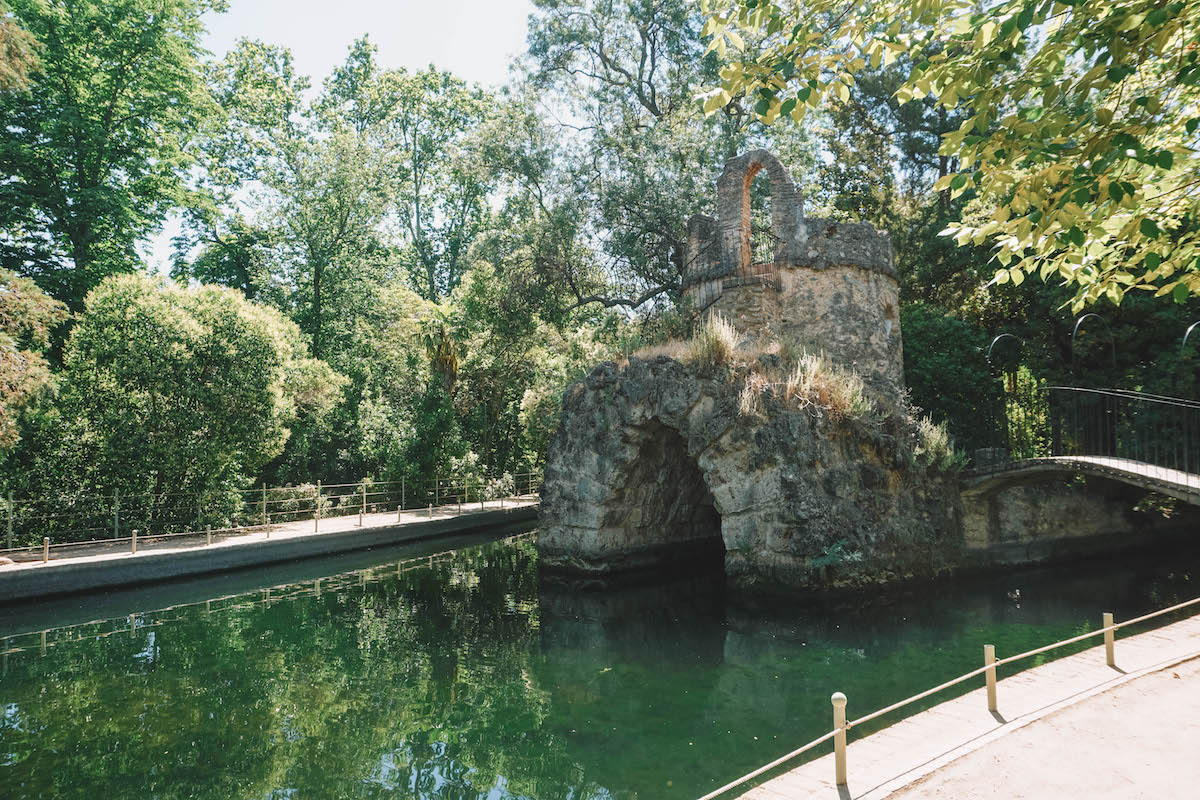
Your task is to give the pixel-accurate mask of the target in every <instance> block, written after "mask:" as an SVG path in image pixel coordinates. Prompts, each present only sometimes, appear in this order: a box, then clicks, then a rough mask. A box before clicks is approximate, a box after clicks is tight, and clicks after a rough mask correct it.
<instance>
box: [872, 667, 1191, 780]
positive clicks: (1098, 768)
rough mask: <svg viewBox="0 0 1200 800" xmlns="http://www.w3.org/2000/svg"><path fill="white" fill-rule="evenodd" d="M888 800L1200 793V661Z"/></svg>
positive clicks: (1103, 697)
mask: <svg viewBox="0 0 1200 800" xmlns="http://www.w3.org/2000/svg"><path fill="white" fill-rule="evenodd" d="M889 797H890V798H895V799H896V800H918V798H920V799H921V800H924V799H925V798H945V799H946V800H950V799H951V798H952V799H953V800H984V798H989V800H990V799H991V798H996V800H1000V798H1003V799H1004V800H1022V799H1023V798H1030V800H1032V798H1038V799H1039V800H1040V799H1041V798H1055V799H1056V800H1058V799H1060V798H1061V800H1073V798H1087V799H1088V800H1118V798H1119V800H1134V799H1135V798H1154V800H1174V798H1189V797H1200V659H1194V660H1192V661H1187V662H1184V663H1182V664H1179V665H1177V666H1174V667H1170V668H1168V669H1165V670H1162V671H1161V672H1155V673H1151V674H1149V675H1145V676H1143V677H1141V678H1137V679H1136V680H1133V681H1130V682H1128V683H1125V684H1122V685H1120V686H1117V687H1116V688H1114V689H1110V690H1108V691H1106V692H1102V693H1100V694H1097V695H1095V696H1093V697H1090V698H1088V699H1086V700H1083V701H1082V702H1079V703H1077V704H1075V705H1073V706H1069V707H1067V708H1064V709H1062V710H1061V711H1057V712H1054V713H1053V714H1050V715H1049V716H1047V717H1044V718H1042V719H1040V720H1037V721H1036V722H1032V723H1030V724H1029V725H1026V726H1025V727H1023V728H1019V729H1017V730H1015V731H1012V732H1011V733H1009V734H1008V735H1007V736H1004V737H1002V738H1000V739H998V740H996V741H994V742H991V743H989V744H987V745H984V746H983V747H981V748H980V749H978V750H976V751H975V752H973V753H969V754H967V755H965V756H963V757H962V758H959V759H957V760H956V761H952V762H951V763H949V764H947V765H946V766H944V767H943V768H941V769H940V770H938V771H937V772H934V773H932V774H930V775H927V776H926V777H924V778H922V779H921V780H919V781H917V782H916V783H913V784H911V785H909V786H907V787H905V788H904V789H901V790H900V791H898V792H895V793H894V794H892V795H890V796H889Z"/></svg>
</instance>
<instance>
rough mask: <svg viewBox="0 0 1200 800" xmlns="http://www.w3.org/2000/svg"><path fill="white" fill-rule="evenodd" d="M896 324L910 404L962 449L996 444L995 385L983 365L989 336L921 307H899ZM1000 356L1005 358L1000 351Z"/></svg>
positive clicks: (922, 305) (990, 370) (916, 304)
mask: <svg viewBox="0 0 1200 800" xmlns="http://www.w3.org/2000/svg"><path fill="white" fill-rule="evenodd" d="M900 326H901V330H903V331H904V375H905V380H906V382H907V383H908V387H909V393H910V396H911V397H912V401H913V403H914V404H915V405H916V406H917V407H919V408H921V409H922V410H924V411H925V412H926V413H927V414H929V415H930V417H931V418H932V420H933V421H934V422H935V423H937V424H939V425H945V426H947V428H948V430H949V432H950V434H951V435H952V436H953V438H954V439H955V441H957V442H959V443H961V445H962V447H964V448H965V449H966V450H968V451H971V450H974V449H976V448H979V447H991V446H995V445H996V441H995V438H996V437H995V430H994V428H995V424H996V413H997V410H998V409H999V408H1000V406H999V403H1000V397H999V392H1000V384H999V381H998V380H997V378H996V377H995V376H994V375H993V371H992V369H991V368H989V366H988V363H987V358H986V355H987V348H988V344H989V343H990V337H988V336H987V335H986V334H985V332H984V331H982V330H980V328H979V327H978V326H976V325H972V324H971V323H969V322H965V321H963V320H960V319H956V318H954V317H950V316H946V315H945V314H943V313H942V312H941V311H939V310H937V309H936V308H933V307H931V306H929V305H926V304H924V303H914V304H912V305H908V306H905V307H903V308H902V309H901V310H900ZM1001 355H1008V352H1007V351H1005V350H1003V348H1002V347H1001V348H1000V349H998V350H997V352H996V356H997V358H999V356H1001Z"/></svg>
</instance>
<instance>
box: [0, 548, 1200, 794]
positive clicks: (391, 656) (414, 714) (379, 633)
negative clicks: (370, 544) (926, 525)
mask: <svg viewBox="0 0 1200 800" xmlns="http://www.w3.org/2000/svg"><path fill="white" fill-rule="evenodd" d="M417 554H419V551H413V550H412V549H409V550H397V551H393V552H390V553H376V554H371V555H368V556H358V557H357V560H353V559H351V560H346V559H343V560H341V561H339V562H329V561H325V562H319V563H314V562H309V563H306V564H303V565H296V566H294V567H291V568H289V569H287V570H282V571H281V570H274V571H263V572H259V573H241V574H238V575H234V576H226V577H223V578H219V579H212V580H209V581H194V582H191V583H188V584H180V585H176V586H173V587H166V588H160V589H147V590H140V591H139V592H135V593H125V594H114V595H109V596H106V597H93V598H81V599H72V600H65V601H60V602H59V603H56V604H38V605H37V606H25V607H9V608H6V609H0V635H9V634H15V633H17V632H19V631H30V632H27V633H22V634H21V635H12V636H10V638H8V639H7V640H6V641H7V647H8V649H9V650H10V652H9V653H8V654H7V656H6V657H5V664H4V671H3V677H2V678H0V710H2V715H0V797H3V798H62V799H66V798H87V799H88V800H95V799H97V798H100V799H101V800H118V799H119V798H139V799H140V798H213V799H214V800H218V799H219V800H228V799H229V798H384V797H386V798H489V799H490V800H501V799H502V798H513V797H520V798H537V799H538V800H551V799H558V798H562V799H563V800H566V799H567V798H571V799H581V798H668V799H669V798H695V797H697V796H698V795H700V794H703V793H704V792H705V791H707V790H709V789H711V788H714V787H715V786H717V785H720V784H721V783H724V782H725V781H727V780H729V779H732V778H734V777H737V776H738V775H740V774H742V773H744V772H746V771H748V770H750V769H752V768H754V767H756V766H758V765H760V764H762V763H764V762H766V761H768V760H770V759H773V758H775V757H776V756H778V755H780V754H781V753H783V752H786V751H787V750H789V749H791V748H793V747H795V746H797V745H799V744H801V743H803V742H805V741H808V740H809V739H812V738H814V737H816V736H818V735H820V734H821V733H823V732H824V731H825V730H827V726H828V725H829V723H830V706H829V695H830V693H832V692H833V691H838V690H840V691H843V692H845V693H846V694H847V695H848V696H849V698H850V713H851V714H852V715H859V714H863V713H866V712H868V711H871V710H874V709H875V708H878V707H880V706H883V705H886V704H889V703H891V702H893V701H895V700H898V699H901V698H903V697H905V696H908V695H910V694H913V693H915V692H917V691H919V690H922V689H925V688H928V687H929V686H931V685H933V684H936V683H938V682H941V681H942V680H945V679H947V678H950V677H953V676H954V675H957V674H960V673H962V672H965V671H967V670H969V669H972V668H974V667H975V666H976V665H977V664H978V663H979V661H980V657H981V650H982V645H983V644H984V643H988V642H990V643H994V644H995V645H996V646H997V650H998V652H999V653H1000V654H1001V655H1004V654H1006V653H1013V652H1016V651H1018V650H1022V649H1026V648H1029V647H1033V646H1036V645H1040V644H1044V643H1048V642H1051V641H1055V640H1057V639H1061V638H1063V637H1067V636H1070V635H1072V634H1075V633H1079V632H1082V631H1085V630H1089V629H1092V628H1094V627H1096V626H1097V623H1098V621H1099V616H1100V612H1101V611H1103V610H1112V611H1115V612H1116V613H1117V615H1118V619H1120V618H1122V617H1125V618H1127V617H1128V616H1130V615H1132V614H1134V613H1137V612H1141V611H1144V610H1150V609H1154V608H1159V607H1163V606H1166V605H1169V604H1171V603H1172V602H1176V601H1179V600H1181V599H1189V598H1191V597H1192V596H1195V595H1196V594H1200V592H1198V591H1197V584H1198V583H1200V556H1196V555H1191V556H1186V555H1180V554H1171V555H1169V556H1168V555H1161V556H1156V557H1155V556H1151V557H1148V558H1146V559H1145V560H1144V561H1140V562H1139V561H1130V560H1129V559H1122V560H1120V561H1119V562H1117V563H1114V564H1112V565H1093V566H1091V567H1086V568H1076V569H1070V570H1057V571H1055V572H1045V571H1043V572H1037V573H1033V572H1030V573H1023V574H1016V575H1007V576H1004V577H1000V578H989V579H987V580H977V581H975V582H973V583H971V584H959V585H941V586H935V587H928V588H925V589H922V590H921V591H920V592H918V593H916V594H915V595H914V596H911V597H908V598H900V599H895V598H893V599H890V600H888V601H887V602H884V603H878V604H876V605H874V606H872V607H869V608H866V609H863V608H857V609H856V608H854V607H851V606H846V605H842V606H838V607H832V606H825V607H822V606H814V605H791V604H788V603H784V602H781V601H777V600H771V601H760V602H756V603H749V602H747V601H744V600H735V599H732V598H728V597H726V596H725V594H724V592H723V591H722V590H721V589H720V586H721V583H720V580H719V576H715V577H699V578H689V579H677V580H673V581H670V582H667V583H666V584H665V585H657V586H640V587H625V588H623V589H610V590H607V591H595V592H582V591H572V590H566V589H554V588H550V587H547V586H543V585H541V584H540V583H539V578H538V569H537V556H536V550H535V546H534V542H533V540H532V538H530V537H525V538H520V539H516V540H503V541H494V542H490V543H484V544H477V545H474V546H471V547H467V548H464V549H461V550H458V551H456V552H454V553H452V554H449V555H444V556H441V557H439V558H436V559H434V560H433V561H432V563H430V562H429V561H424V562H421V561H417V562H407V563H404V559H408V558H412V557H414V555H417ZM385 560H386V561H385ZM398 562H401V563H398ZM318 577H321V578H323V579H322V580H321V585H320V593H319V595H318V593H317V585H316V581H315V579H316V578H318ZM1014 587H1019V588H1020V590H1021V601H1020V603H1019V604H1018V603H1016V602H1013V601H1012V600H1009V599H1008V598H1007V596H1006V594H1007V592H1008V590H1009V589H1011V588H1014ZM252 588H253V589H254V590H250V589H252ZM208 598H216V599H213V600H212V601H211V602H210V603H208V604H206V603H205V602H204V600H205V599H208ZM164 605H171V606H173V607H171V608H167V609H166V610H159V611H152V610H150V609H153V608H160V609H161V608H163V607H164ZM129 613H132V614H134V627H133V629H132V630H130V628H129V618H128V614H129ZM113 617H115V618H113ZM93 618H95V619H104V620H105V621H100V622H93V623H87V624H76V623H79V622H80V621H81V620H84V619H93ZM56 623H57V624H59V625H67V626H68V627H64V628H59V629H57V630H51V631H50V632H49V633H47V636H46V642H47V646H46V651H45V655H43V654H42V650H41V635H40V633H38V632H37V629H38V628H42V627H51V626H53V625H55V624H56ZM31 625H32V627H31ZM1034 663H1036V662H1034ZM941 699H945V696H939V697H938V698H936V700H941ZM931 702H933V701H931ZM890 721H894V720H890Z"/></svg>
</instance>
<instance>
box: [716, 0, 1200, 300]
mask: <svg viewBox="0 0 1200 800" xmlns="http://www.w3.org/2000/svg"><path fill="white" fill-rule="evenodd" d="M704 10H705V11H706V12H707V13H708V14H709V19H708V22H707V24H706V25H705V28H704V35H706V36H710V37H712V40H711V43H710V48H711V49H714V50H716V51H718V52H719V53H721V54H729V55H728V57H729V58H730V63H729V64H728V65H727V66H726V67H725V68H724V69H722V70H721V81H722V83H721V86H720V87H719V88H717V89H714V90H713V91H711V92H709V93H708V94H706V95H705V96H704V97H703V99H702V102H703V105H704V109H705V111H706V112H707V113H709V114H712V113H715V112H716V111H717V110H719V109H720V108H722V107H723V106H724V105H726V104H727V103H730V102H734V101H738V100H740V101H742V102H743V105H746V106H752V107H753V109H754V113H755V116H756V118H757V119H758V120H760V121H761V122H763V123H765V124H771V123H773V122H775V121H776V120H777V119H779V118H780V117H782V116H790V117H792V119H794V120H799V119H802V118H803V116H804V114H805V112H806V111H807V110H808V109H811V108H815V107H816V106H818V105H819V104H820V103H821V102H822V101H823V100H824V99H825V98H827V97H829V96H830V95H832V96H833V97H835V98H837V99H840V100H842V101H845V100H846V99H847V98H848V97H849V94H850V91H851V89H852V88H853V87H854V85H855V81H856V75H859V74H862V73H864V72H865V71H867V70H873V69H878V68H879V67H881V66H886V65H889V64H891V63H892V62H894V61H895V60H896V59H897V58H899V57H900V56H904V57H905V59H906V60H907V61H911V63H912V65H913V66H912V69H911V71H910V73H909V76H908V78H907V80H906V81H905V82H904V83H903V84H902V85H901V87H900V89H899V90H898V91H897V93H896V97H897V99H898V100H900V101H901V102H908V101H913V100H925V102H932V103H933V104H934V105H935V106H937V107H940V108H945V109H947V110H956V113H958V114H960V115H961V116H962V119H963V122H962V124H961V125H960V127H959V128H958V130H956V131H952V132H950V133H949V134H947V135H946V136H945V137H944V138H943V140H942V145H941V153H942V154H943V155H948V156H952V157H954V158H956V159H957V160H958V163H959V165H960V171H959V172H958V173H957V174H954V175H947V176H945V177H944V178H943V179H941V180H940V181H939V182H938V184H937V185H936V187H935V188H937V189H940V190H949V191H950V192H951V193H952V195H953V196H958V195H961V194H963V193H964V192H968V191H973V192H975V193H976V195H975V198H974V201H973V203H972V206H971V208H972V209H973V212H974V213H969V214H968V215H967V218H966V219H965V220H964V221H963V222H962V223H961V224H956V225H952V226H951V227H949V228H947V229H946V230H945V231H944V233H946V234H947V235H952V236H954V238H955V240H956V241H957V242H958V243H960V244H967V243H971V244H976V245H980V244H984V243H990V244H991V245H992V246H993V247H994V249H995V258H996V261H997V262H998V270H997V272H996V275H995V278H994V279H993V280H994V282H995V283H999V284H1003V283H1007V282H1009V281H1011V282H1013V283H1016V284H1019V283H1021V282H1022V281H1024V279H1025V278H1026V277H1027V276H1029V275H1034V274H1037V275H1039V276H1040V277H1041V278H1042V279H1043V280H1046V279H1050V278H1052V277H1054V276H1058V277H1060V278H1061V279H1062V280H1063V281H1064V282H1066V283H1068V284H1072V285H1074V287H1075V295H1074V298H1073V300H1072V301H1071V305H1072V307H1073V310H1075V311H1078V310H1079V309H1080V308H1082V307H1084V306H1085V305H1088V304H1090V303H1093V302H1095V301H1097V300H1098V299H1100V298H1102V297H1107V298H1109V299H1110V300H1112V301H1113V302H1114V303H1120V302H1121V300H1122V298H1123V297H1124V296H1125V295H1126V293H1128V292H1129V291H1131V290H1148V291H1153V292H1155V293H1156V294H1158V295H1166V294H1170V295H1172V296H1173V297H1174V298H1175V299H1176V300H1177V301H1180V302H1182V301H1183V300H1185V299H1186V298H1187V297H1189V296H1191V295H1200V160H1198V159H1197V157H1196V155H1197V153H1196V144H1197V131H1198V128H1200V51H1198V46H1200V2H1185V1H1181V2H1174V3H1165V2H1154V1H1152V0H1135V1H1134V2H1130V3H1117V2H1114V0H1069V1H1068V2H1055V1H1054V0H1008V1H1007V2H1001V3H997V4H995V5H992V6H990V7H987V8H984V7H982V6H980V5H979V4H975V3H969V2H964V0H917V1H916V2H900V1H899V0H884V2H877V3H871V4H859V3H856V2H852V1H850V0H811V2H806V3H804V4H799V3H796V2H794V1H792V0H784V1H783V2H765V1H764V0H737V2H733V3H729V2H713V0H706V2H705V3H704ZM748 39H749V40H751V41H753V42H754V45H755V48H754V51H755V52H758V53H761V55H759V56H757V57H754V58H751V57H749V56H745V55H743V56H742V57H741V58H740V60H739V58H738V57H736V55H735V53H736V52H737V51H744V50H745V48H746V41H747V40H748ZM731 50H732V51H734V53H729V51H731ZM745 52H749V51H748V50H745Z"/></svg>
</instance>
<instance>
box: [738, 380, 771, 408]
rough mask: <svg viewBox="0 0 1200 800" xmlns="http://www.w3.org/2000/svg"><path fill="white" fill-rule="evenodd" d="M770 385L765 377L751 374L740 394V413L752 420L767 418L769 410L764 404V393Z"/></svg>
mask: <svg viewBox="0 0 1200 800" xmlns="http://www.w3.org/2000/svg"><path fill="white" fill-rule="evenodd" d="M770 385H771V384H770V382H769V381H768V380H767V377H766V376H765V375H759V374H751V375H750V376H749V377H748V378H746V382H745V383H743V384H742V391H741V392H740V393H739V394H738V413H739V414H741V415H742V416H743V417H750V418H752V419H763V418H764V417H766V416H767V409H766V406H765V405H764V403H763V392H765V391H766V390H767V389H768V388H769V387H770Z"/></svg>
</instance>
